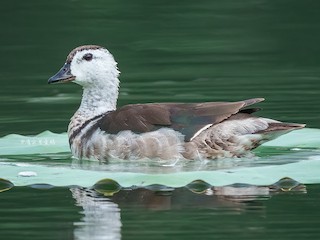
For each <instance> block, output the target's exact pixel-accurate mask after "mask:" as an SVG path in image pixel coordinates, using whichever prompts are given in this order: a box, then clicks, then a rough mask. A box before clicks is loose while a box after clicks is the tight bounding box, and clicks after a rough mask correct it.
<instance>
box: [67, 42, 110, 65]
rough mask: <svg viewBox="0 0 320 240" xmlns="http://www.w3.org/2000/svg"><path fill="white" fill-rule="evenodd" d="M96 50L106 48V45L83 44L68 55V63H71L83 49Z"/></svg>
mask: <svg viewBox="0 0 320 240" xmlns="http://www.w3.org/2000/svg"><path fill="white" fill-rule="evenodd" d="M90 49H92V50H96V49H104V47H101V46H98V45H83V46H80V47H77V48H75V49H73V50H72V51H71V52H70V53H69V55H68V57H67V63H70V62H71V61H72V59H73V57H74V55H76V53H77V52H80V51H83V50H90Z"/></svg>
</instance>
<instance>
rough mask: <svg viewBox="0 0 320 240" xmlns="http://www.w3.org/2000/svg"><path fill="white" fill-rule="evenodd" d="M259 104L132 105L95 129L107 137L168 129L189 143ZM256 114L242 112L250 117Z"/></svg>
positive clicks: (120, 110)
mask: <svg viewBox="0 0 320 240" xmlns="http://www.w3.org/2000/svg"><path fill="white" fill-rule="evenodd" d="M263 100H264V99H263V98H254V99H249V100H244V101H239V102H206V103H150V104H132V105H126V106H124V107H121V108H119V109H117V110H115V111H112V112H109V113H107V114H106V115H105V116H103V117H102V118H101V119H100V120H99V123H98V125H99V127H100V129H101V130H103V131H105V132H107V133H110V134H117V133H119V132H121V131H124V130H131V131H133V132H135V133H144V132H150V131H155V130H157V129H159V128H162V127H168V128H172V129H174V130H176V131H179V132H181V133H182V134H183V135H184V136H185V141H190V139H191V138H192V137H193V136H194V135H195V134H196V133H197V132H198V131H199V130H201V129H203V128H206V126H208V127H209V126H212V125H214V124H217V123H220V122H222V121H224V120H225V119H228V118H229V117H230V116H232V115H234V114H236V113H238V112H241V110H242V109H243V108H245V107H247V106H250V105H252V104H255V103H258V102H261V101H263ZM256 110H257V109H244V110H242V111H243V112H245V113H252V112H254V111H256Z"/></svg>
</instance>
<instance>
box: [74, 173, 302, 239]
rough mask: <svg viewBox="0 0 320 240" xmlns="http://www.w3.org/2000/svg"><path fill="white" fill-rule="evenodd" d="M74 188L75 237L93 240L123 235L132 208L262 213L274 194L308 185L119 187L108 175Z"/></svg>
mask: <svg viewBox="0 0 320 240" xmlns="http://www.w3.org/2000/svg"><path fill="white" fill-rule="evenodd" d="M102 183H106V186H104V187H103V186H102ZM112 184H113V186H115V188H114V191H112V188H111V187H110V186H111V185H112ZM205 186H207V187H205ZM95 188H96V189H95ZM71 192H72V196H73V198H74V199H75V200H76V205H77V206H81V207H82V208H83V212H82V213H83V215H84V216H83V218H82V219H81V221H80V222H77V223H75V226H76V228H75V231H74V236H75V239H93V240H94V239H121V228H122V223H123V219H122V218H124V220H125V219H126V212H128V211H130V210H135V211H139V209H140V210H142V209H145V210H149V211H181V210H184V209H208V211H217V210H219V209H220V210H221V209H222V210H223V211H226V212H227V213H228V214H237V215H238V214H241V213H242V212H245V211H250V212H252V211H254V212H256V213H257V214H260V215H261V214H262V215H263V214H264V212H265V211H264V210H265V204H264V203H265V200H267V199H269V198H270V197H271V196H272V195H273V194H279V193H286V194H288V192H290V193H306V187H305V185H303V184H299V183H298V182H296V181H294V180H292V179H289V178H284V179H281V180H280V181H278V182H276V183H274V184H272V185H270V186H253V185H248V184H233V185H229V186H224V187H213V186H208V185H206V184H205V183H204V182H201V180H196V181H194V182H192V183H190V184H188V185H187V186H185V187H182V188H170V187H166V186H162V185H151V186H147V187H144V188H134V187H132V188H121V186H120V188H119V185H117V184H115V182H114V181H113V180H110V179H105V180H101V181H99V183H98V184H96V185H95V186H94V187H93V188H91V189H88V188H80V187H75V188H71ZM121 210H122V216H121V214H120V213H121ZM137 214H138V213H137Z"/></svg>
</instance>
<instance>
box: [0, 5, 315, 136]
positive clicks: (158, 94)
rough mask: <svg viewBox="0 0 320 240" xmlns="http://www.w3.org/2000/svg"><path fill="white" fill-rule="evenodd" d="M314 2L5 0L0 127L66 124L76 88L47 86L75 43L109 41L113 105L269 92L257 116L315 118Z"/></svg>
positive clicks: (24, 130)
mask: <svg viewBox="0 0 320 240" xmlns="http://www.w3.org/2000/svg"><path fill="white" fill-rule="evenodd" d="M319 9H320V2H319V1H314V0H304V1H300V0H278V1H264V0H244V1H238V0H204V1H194V0H192V1H191V0H185V1H172V0H170V1H143V0H135V1H130V0H122V1H116V0H92V1H86V0H74V1H65V0H55V1H46V0H29V1H21V0H4V1H2V2H1V16H0V29H1V38H0V53H1V58H0V69H1V71H0V81H1V88H0V98H1V99H0V110H1V115H0V135H1V136H4V135H6V134H9V133H19V134H37V133H39V132H42V131H44V130H51V131H54V132H65V131H66V128H67V124H68V122H69V118H70V117H71V116H72V114H73V113H74V111H75V110H76V109H77V107H78V105H79V101H80V97H81V89H80V88H79V86H76V85H74V84H66V85H54V86H51V85H47V79H48V78H49V77H50V76H51V75H53V74H54V73H55V72H56V71H57V70H58V69H59V68H60V67H61V66H62V64H63V63H64V61H65V57H66V55H67V54H68V53H69V51H70V50H71V49H73V48H74V47H77V46H79V45H83V44H99V45H102V46H105V47H107V48H108V49H109V50H110V51H111V52H112V53H113V54H114V56H115V58H116V60H117V61H118V63H119V68H120V71H121V72H122V74H121V81H122V83H121V95H120V99H119V105H124V104H128V103H138V102H160V101H180V102H181V101H187V102H201V101H236V100H241V99H244V98H252V97H265V98H266V100H267V101H266V102H265V103H262V104H261V105H260V106H261V107H262V108H263V110H264V111H263V112H262V113H259V114H261V115H263V116H268V117H272V118H276V119H279V120H284V121H290V122H302V123H307V124H308V126H309V127H319V126H320V123H319V120H318V119H319V117H320V114H319V110H318V105H319V103H320V101H319V98H318V94H319V86H320V82H319V80H320V78H319V76H320V69H319V66H320V44H319V42H320V14H319Z"/></svg>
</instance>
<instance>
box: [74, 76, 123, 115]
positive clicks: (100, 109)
mask: <svg viewBox="0 0 320 240" xmlns="http://www.w3.org/2000/svg"><path fill="white" fill-rule="evenodd" d="M118 88H119V84H118V81H116V84H114V85H112V86H110V85H109V86H91V87H84V88H83V94H82V100H81V104H80V107H79V109H78V111H77V112H76V115H77V116H78V117H81V118H83V119H90V118H93V117H96V116H98V115H101V114H104V113H106V112H109V111H114V110H115V109H116V106H117V99H118V94H119V90H118Z"/></svg>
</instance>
